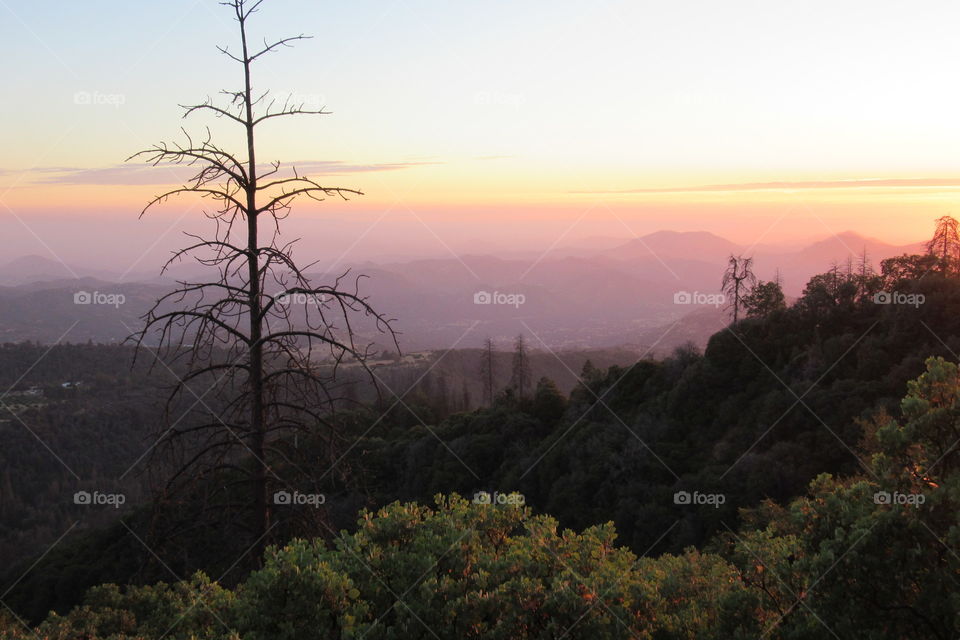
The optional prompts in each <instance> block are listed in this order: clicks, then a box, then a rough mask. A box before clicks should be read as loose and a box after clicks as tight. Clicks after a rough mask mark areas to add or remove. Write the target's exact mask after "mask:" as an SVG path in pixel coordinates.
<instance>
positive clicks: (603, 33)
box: [0, 0, 960, 268]
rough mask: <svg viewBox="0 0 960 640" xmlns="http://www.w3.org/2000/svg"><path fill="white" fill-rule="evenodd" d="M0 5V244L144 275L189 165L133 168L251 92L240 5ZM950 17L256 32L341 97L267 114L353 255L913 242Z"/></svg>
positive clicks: (950, 157)
mask: <svg viewBox="0 0 960 640" xmlns="http://www.w3.org/2000/svg"><path fill="white" fill-rule="evenodd" d="M0 16H2V17H0V36H2V45H0V46H2V47H3V49H2V50H3V54H4V59H5V61H6V65H5V68H4V72H3V73H4V85H5V86H4V91H3V94H2V98H0V118H2V119H3V122H4V126H3V127H2V140H0V237H3V238H4V247H3V249H4V253H5V254H6V255H7V256H9V257H16V256H17V255H23V254H28V253H37V254H41V255H47V256H48V257H49V255H50V254H51V253H53V254H56V255H58V256H63V258H64V259H66V260H78V261H81V262H87V263H90V264H94V263H98V262H99V263H101V264H102V263H104V262H105V261H106V260H107V259H108V257H109V256H116V257H117V258H118V259H119V260H120V261H121V262H123V261H126V262H127V263H129V262H130V261H131V260H138V261H139V262H138V266H139V267H140V268H151V267H153V266H155V265H156V264H157V261H156V260H155V259H154V258H153V257H146V258H144V257H143V256H145V255H148V256H152V253H151V252H153V251H155V250H156V251H159V250H161V249H163V250H167V249H168V248H169V246H174V245H175V244H176V242H177V237H176V236H177V234H176V231H177V230H178V229H180V228H182V226H183V225H184V224H186V223H187V222H188V221H190V220H194V219H197V218H199V216H200V213H199V209H197V210H193V211H190V210H187V204H186V203H176V202H174V203H170V204H169V205H167V206H166V207H165V208H164V209H163V210H162V211H160V210H158V211H157V212H156V214H151V216H152V217H151V218H150V219H147V220H144V221H139V222H138V221H137V214H138V212H139V210H140V208H141V207H142V205H143V204H144V202H145V200H146V199H147V198H148V197H149V196H150V195H153V194H154V193H155V192H157V191H158V190H159V189H161V188H162V186H163V183H166V182H170V181H171V180H179V179H180V175H179V174H177V173H176V172H171V171H169V170H166V169H156V170H149V171H147V170H144V169H143V168H142V167H140V166H137V165H132V164H131V165H124V162H123V161H124V159H125V158H126V157H127V156H129V155H130V154H131V153H133V152H135V151H137V150H138V149H140V148H142V147H145V146H148V145H149V144H151V143H154V142H158V141H161V140H172V139H176V137H177V134H178V128H179V127H180V126H181V125H183V126H186V127H187V128H188V130H190V131H192V132H200V131H202V128H203V126H204V125H205V124H207V121H205V120H204V119H203V118H201V117H194V118H191V119H190V120H187V121H185V122H184V121H181V120H180V119H179V117H180V110H179V109H178V107H177V105H178V104H182V103H190V102H196V101H199V100H202V99H203V98H204V97H206V96H207V95H215V94H216V92H217V91H218V90H219V89H221V88H232V87H235V86H237V84H238V82H239V80H240V76H239V75H238V68H237V65H236V64H235V63H232V62H230V61H229V60H227V59H226V58H225V57H224V56H222V55H220V54H219V53H218V52H217V51H216V49H215V45H217V44H226V45H231V46H232V47H233V48H235V47H236V46H237V45H236V43H237V35H236V33H235V30H234V28H233V23H232V21H231V19H230V14H229V12H228V10H226V9H225V8H223V7H219V6H218V5H217V3H216V2H214V1H213V0H165V1H164V2H154V3H145V2H120V1H119V0H102V1H100V2H96V3H67V2H55V3H53V2H46V3H25V2H13V1H12V0H0ZM958 24H960V4H958V3H956V2H953V1H944V2H924V3H904V2H876V1H871V2H859V1H850V2H843V3H836V2H803V3H795V2H794V3H786V2H769V1H767V2H744V1H730V2H722V3H721V2H712V1H706V2H646V1H644V2H638V1H635V0H634V1H629V2H604V1H596V0H592V1H589V2H564V1H558V2H551V3H544V2H518V1H512V2H496V1H495V2H484V3H479V2H456V3H452V2H442V1H440V0H435V1H417V0H396V1H390V0H382V1H378V2H367V1H357V0H353V1H351V2H317V1H310V2H307V1H305V0H268V2H267V3H266V4H265V5H264V8H263V10H262V11H261V13H260V14H259V15H258V17H257V19H256V20H255V21H254V22H253V25H252V30H253V31H254V33H255V35H256V37H257V39H258V40H262V38H263V37H267V38H276V37H280V36H286V35H296V34H298V33H300V32H301V31H302V32H304V33H306V34H312V35H313V36H315V37H314V39H312V40H310V41H307V42H303V43H300V44H298V45H297V47H296V48H295V49H291V50H285V51H283V52H281V53H278V54H276V55H274V56H272V57H269V58H267V59H265V60H264V62H263V63H262V64H261V65H260V66H259V68H258V69H257V71H256V72H257V74H258V75H257V76H256V78H255V85H256V86H258V87H261V88H264V89H266V88H271V89H273V90H274V91H275V93H277V94H278V95H281V96H284V95H289V94H293V95H294V98H295V99H296V100H297V101H301V102H305V103H306V104H307V105H308V106H312V105H316V106H326V107H327V108H328V109H329V110H330V111H332V112H333V114H332V115H329V116H323V117H316V118H302V119H298V120H291V121H288V122H287V123H285V124H278V125H272V126H268V127H265V128H264V129H263V133H262V138H261V141H262V145H263V146H262V148H261V152H260V153H261V157H262V158H263V159H265V160H268V159H273V158H277V159H282V160H285V161H295V162H296V163H297V164H298V165H301V166H304V167H306V168H307V169H308V173H310V175H314V176H324V180H325V181H328V182H330V183H331V184H337V185H340V186H348V187H355V188H359V189H361V190H363V191H364V192H365V193H366V195H365V196H364V197H362V198H360V199H357V200H354V201H351V202H349V203H340V202H329V203H324V204H322V205H309V206H305V207H304V208H303V209H301V210H300V211H299V212H297V213H295V215H294V217H295V218H296V220H294V223H293V231H294V232H295V233H303V234H306V235H307V236H308V237H313V236H317V237H319V236H323V235H324V234H328V233H329V234H332V236H331V237H335V238H336V242H337V243H339V244H344V243H348V244H349V243H350V242H352V240H350V238H353V239H354V240H356V238H358V237H359V236H360V235H361V234H365V235H363V240H360V241H359V244H361V245H364V246H366V250H365V251H361V250H358V253H357V257H358V258H359V257H361V256H362V257H364V258H367V257H371V256H375V255H377V253H378V252H380V251H382V252H384V253H389V254H391V255H392V254H401V253H404V252H405V251H406V252H414V253H416V252H422V253H424V254H428V253H434V254H437V253H442V252H444V251H457V252H465V251H470V250H476V251H481V250H487V249H492V248H519V247H521V246H528V247H533V248H542V247H547V246H550V245H551V244H553V243H572V242H575V241H577V239H581V238H586V237H589V236H596V235H600V236H611V235H617V236H624V237H631V236H633V235H635V234H644V233H649V232H652V231H656V230H659V229H665V228H667V229H676V230H707V231H712V232H714V233H717V234H718V235H722V236H724V237H727V238H730V239H731V240H734V241H737V242H742V243H745V244H750V243H753V242H756V241H758V240H760V241H762V242H792V243H800V242H804V241H807V240H810V239H819V238H822V237H825V236H827V235H829V234H831V233H835V232H840V231H844V230H847V229H853V230H856V231H859V232H861V233H863V234H864V235H869V236H874V237H878V238H880V239H883V240H886V241H888V242H893V243H897V244H906V243H909V242H914V241H916V240H920V239H923V238H924V237H926V236H928V235H929V232H930V230H931V228H932V219H933V218H935V217H937V216H940V215H945V214H948V213H953V214H955V215H956V214H960V206H958V205H960V162H958V157H957V149H958V148H960V126H958V124H957V121H958V117H960V116H958V114H960V83H958V82H957V79H956V75H957V71H956V67H957V61H958V60H960V38H957V35H956V27H957V25H958ZM84 102H90V104H84ZM214 132H215V134H218V136H219V134H221V133H222V134H223V135H224V136H226V137H220V138H219V139H220V140H222V141H227V142H229V141H231V140H232V138H230V137H229V134H228V129H227V128H225V127H224V125H223V124H222V123H217V124H216V125H215V128H214ZM94 225H95V226H96V228H94ZM105 226H108V227H109V228H110V229H111V233H110V234H109V238H105V237H104V234H103V233H102V232H103V229H104V227H105ZM338 234H339V235H338ZM168 245H169V246H168ZM318 246H319V245H318ZM111 252H112V253H111Z"/></svg>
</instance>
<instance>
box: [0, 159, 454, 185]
mask: <svg viewBox="0 0 960 640" xmlns="http://www.w3.org/2000/svg"><path fill="white" fill-rule="evenodd" d="M435 164H441V163H440V162H386V163H371V164H351V163H347V162H340V161H338V160H307V161H304V162H292V163H285V164H284V165H283V166H281V168H280V172H281V174H284V175H286V174H289V175H292V169H293V167H296V169H297V172H298V173H299V174H300V175H301V176H334V175H348V174H355V173H370V172H374V171H399V170H402V169H412V168H415V167H420V166H427V165H435ZM269 169H271V167H270V166H269V165H265V166H264V167H261V168H260V171H267V170H269ZM197 171H198V167H183V166H171V165H159V166H156V167H154V166H152V165H136V164H118V165H114V166H112V167H101V168H82V167H37V168H35V169H31V170H30V171H28V172H27V173H30V174H33V175H34V176H35V177H34V179H33V180H30V181H29V182H32V183H33V184H61V185H99V186H118V185H126V186H137V185H165V184H178V183H183V182H185V181H187V180H189V179H190V178H192V177H193V176H194V175H195V174H196V173H197ZM6 173H13V171H11V170H3V169H0V175H3V174H6Z"/></svg>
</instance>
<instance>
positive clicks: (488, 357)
mask: <svg viewBox="0 0 960 640" xmlns="http://www.w3.org/2000/svg"><path fill="white" fill-rule="evenodd" d="M493 376H494V363H493V339H491V338H487V339H486V340H484V342H483V351H482V352H481V353H480V380H481V382H482V384H483V401H484V402H485V403H486V404H487V406H488V407H489V406H491V405H492V404H493V396H494V387H493Z"/></svg>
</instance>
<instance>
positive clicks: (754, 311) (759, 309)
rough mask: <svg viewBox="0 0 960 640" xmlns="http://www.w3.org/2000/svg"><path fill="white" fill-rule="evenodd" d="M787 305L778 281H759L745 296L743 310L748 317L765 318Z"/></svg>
mask: <svg viewBox="0 0 960 640" xmlns="http://www.w3.org/2000/svg"><path fill="white" fill-rule="evenodd" d="M786 307H787V303H786V298H785V297H784V295H783V290H782V289H781V288H780V285H779V284H777V283H776V282H763V281H762V280H761V281H758V282H757V284H756V286H754V287H753V288H752V289H751V290H750V293H748V294H747V295H746V296H744V297H743V310H744V311H746V312H747V317H748V318H763V317H766V316H768V315H770V314H771V313H773V312H774V311H780V310H781V309H786Z"/></svg>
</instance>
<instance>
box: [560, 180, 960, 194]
mask: <svg viewBox="0 0 960 640" xmlns="http://www.w3.org/2000/svg"><path fill="white" fill-rule="evenodd" d="M876 188H882V189H890V188H908V189H930V188H939V189H957V188H960V178H854V179H851V180H805V181H797V182H791V181H776V182H741V183H733V184H709V185H698V186H686V187H667V188H655V189H620V190H616V189H610V190H598V191H570V192H569V193H578V194H618V193H620V194H629V193H709V192H727V191H796V190H807V189H876Z"/></svg>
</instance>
